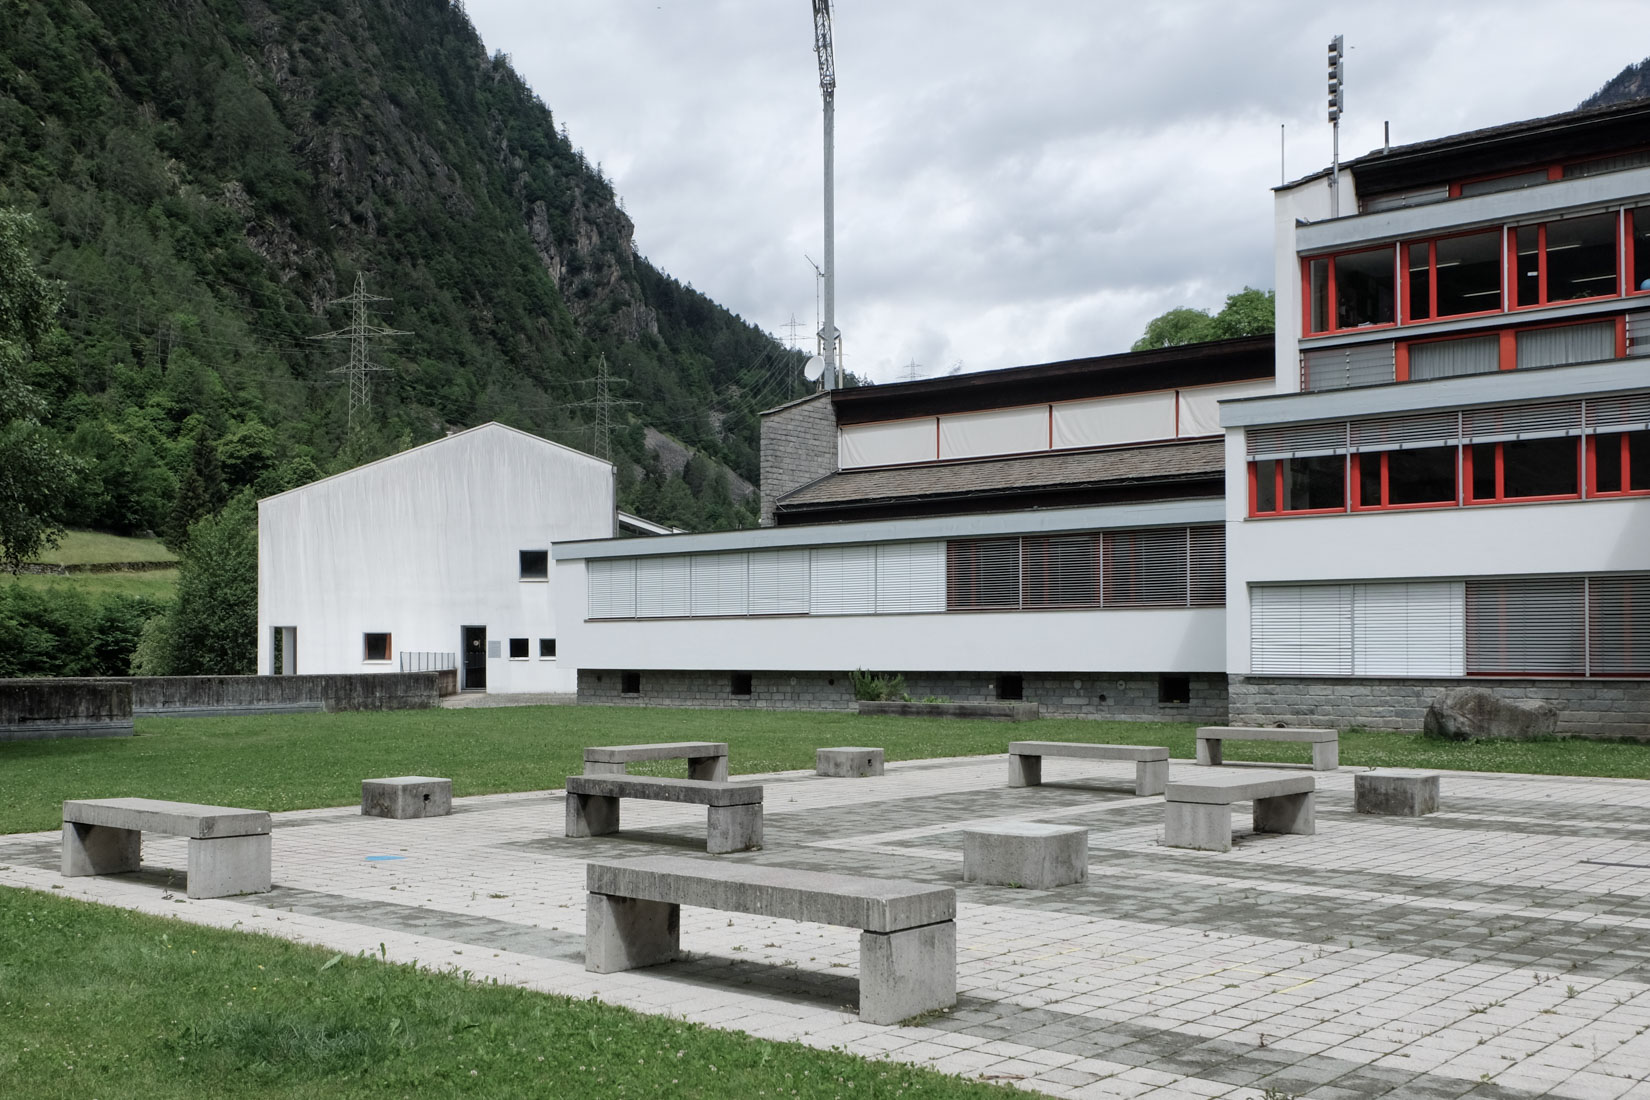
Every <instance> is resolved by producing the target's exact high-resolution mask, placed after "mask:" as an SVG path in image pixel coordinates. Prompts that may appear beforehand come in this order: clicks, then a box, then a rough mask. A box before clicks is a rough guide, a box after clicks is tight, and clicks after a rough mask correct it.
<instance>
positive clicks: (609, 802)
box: [567, 794, 619, 836]
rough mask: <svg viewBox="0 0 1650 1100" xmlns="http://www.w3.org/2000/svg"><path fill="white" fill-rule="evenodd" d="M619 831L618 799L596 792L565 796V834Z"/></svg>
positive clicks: (584, 834)
mask: <svg viewBox="0 0 1650 1100" xmlns="http://www.w3.org/2000/svg"><path fill="white" fill-rule="evenodd" d="M618 831H619V800H618V799H617V798H606V797H603V796H602V795H596V794H570V795H568V796H567V835H568V836H606V835H607V834H608V833H616V832H618Z"/></svg>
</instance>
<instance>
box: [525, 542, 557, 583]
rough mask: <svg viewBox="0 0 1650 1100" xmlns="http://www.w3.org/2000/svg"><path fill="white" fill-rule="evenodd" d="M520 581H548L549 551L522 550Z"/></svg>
mask: <svg viewBox="0 0 1650 1100" xmlns="http://www.w3.org/2000/svg"><path fill="white" fill-rule="evenodd" d="M520 555H521V579H522V580H524V581H543V580H549V579H550V551H548V550H522V551H520Z"/></svg>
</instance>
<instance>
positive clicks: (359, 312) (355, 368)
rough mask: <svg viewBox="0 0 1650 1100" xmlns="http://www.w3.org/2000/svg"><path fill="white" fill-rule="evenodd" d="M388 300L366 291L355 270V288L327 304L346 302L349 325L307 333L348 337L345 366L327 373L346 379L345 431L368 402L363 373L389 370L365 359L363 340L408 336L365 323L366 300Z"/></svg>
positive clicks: (363, 279) (367, 383) (329, 337)
mask: <svg viewBox="0 0 1650 1100" xmlns="http://www.w3.org/2000/svg"><path fill="white" fill-rule="evenodd" d="M389 300H390V299H388V298H381V297H379V296H378V295H376V294H368V293H367V277H366V275H364V274H362V273H359V272H357V273H356V276H355V291H354V292H353V293H352V294H350V295H349V297H347V298H334V299H333V300H332V301H330V302H328V303H327V304H328V305H333V306H341V305H348V306H349V307H350V309H351V314H350V325H349V327H348V328H341V329H336V330H334V331H332V332H323V333H321V334H320V335H319V336H311V337H310V339H311V340H344V339H347V340H349V363H348V365H346V366H342V367H334V368H332V371H331V373H333V374H342V375H346V376H347V377H348V380H349V430H350V431H351V432H352V433H353V432H354V431H355V413H356V410H358V409H359V410H360V412H361V415H362V416H365V415H366V413H367V406H368V405H369V404H370V403H371V401H372V389H371V384H370V380H369V379H368V377H367V375H368V374H369V373H370V372H372V371H383V370H389V369H390V368H388V367H380V366H375V365H374V364H373V363H372V362H371V361H370V360H369V359H368V358H367V341H368V340H369V339H371V338H373V337H375V336H410V335H412V334H411V333H409V332H402V331H401V330H400V329H393V328H384V327H383V326H381V325H374V324H369V323H368V322H367V303H368V302H387V301H389Z"/></svg>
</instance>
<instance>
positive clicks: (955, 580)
mask: <svg viewBox="0 0 1650 1100" xmlns="http://www.w3.org/2000/svg"><path fill="white" fill-rule="evenodd" d="M945 593H946V597H945V606H946V609H947V610H948V611H981V610H989V609H993V608H1003V607H1019V606H1020V540H1019V539H968V540H961V541H952V542H948V543H946V544H945Z"/></svg>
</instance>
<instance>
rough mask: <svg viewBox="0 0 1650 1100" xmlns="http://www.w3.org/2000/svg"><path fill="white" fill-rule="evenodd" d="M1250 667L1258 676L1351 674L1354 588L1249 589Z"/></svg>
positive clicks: (1338, 586)
mask: <svg viewBox="0 0 1650 1100" xmlns="http://www.w3.org/2000/svg"><path fill="white" fill-rule="evenodd" d="M1249 671H1250V672H1251V673H1253V674H1255V675H1257V676H1266V675H1271V676H1349V675H1351V674H1352V586H1351V585H1346V584H1314V585H1277V586H1270V585H1268V586H1262V587H1255V588H1251V589H1250V591H1249Z"/></svg>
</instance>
